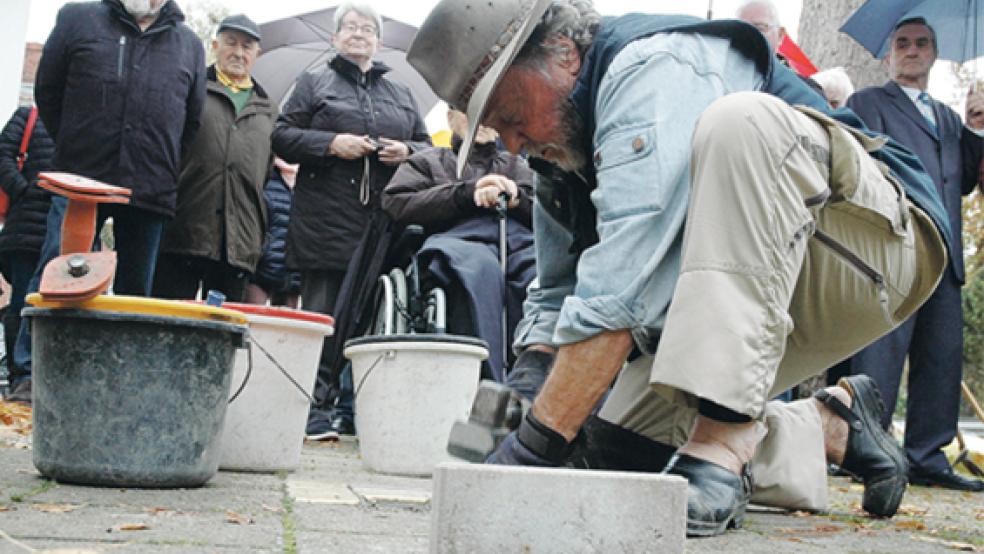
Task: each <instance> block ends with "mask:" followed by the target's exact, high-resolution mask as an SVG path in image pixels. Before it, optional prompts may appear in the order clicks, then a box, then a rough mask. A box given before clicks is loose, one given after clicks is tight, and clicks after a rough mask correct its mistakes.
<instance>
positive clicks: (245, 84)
mask: <svg viewBox="0 0 984 554" xmlns="http://www.w3.org/2000/svg"><path fill="white" fill-rule="evenodd" d="M215 77H216V78H217V79H218V80H219V82H220V83H222V86H224V87H226V88H228V89H229V90H231V91H232V93H233V94H238V93H239V91H241V90H249V89H251V88H253V80H252V79H250V77H249V75H247V76H246V78H245V79H243V80H242V81H239V82H238V83H237V82H235V81H233V80H232V78H231V77H229V76H228V75H226V74H225V73H222V70H221V69H219V66H218V65H216V66H215Z"/></svg>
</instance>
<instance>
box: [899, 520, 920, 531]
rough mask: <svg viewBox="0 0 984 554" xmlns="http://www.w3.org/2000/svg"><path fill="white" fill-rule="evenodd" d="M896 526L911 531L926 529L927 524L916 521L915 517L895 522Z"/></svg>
mask: <svg viewBox="0 0 984 554" xmlns="http://www.w3.org/2000/svg"><path fill="white" fill-rule="evenodd" d="M895 528H896V529H905V530H909V531H925V530H926V525H925V524H924V523H922V522H921V521H916V520H914V519H906V520H902V521H897V522H895Z"/></svg>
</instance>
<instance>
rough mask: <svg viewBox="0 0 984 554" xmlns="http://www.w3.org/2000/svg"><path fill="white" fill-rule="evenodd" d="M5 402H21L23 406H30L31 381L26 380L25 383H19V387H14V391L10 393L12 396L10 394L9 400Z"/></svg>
mask: <svg viewBox="0 0 984 554" xmlns="http://www.w3.org/2000/svg"><path fill="white" fill-rule="evenodd" d="M4 400H6V401H7V402H20V403H22V404H30V403H31V380H30V379H24V380H23V381H21V382H20V383H18V384H17V386H16V387H14V389H13V390H12V391H10V394H8V395H7V398H5V399H4Z"/></svg>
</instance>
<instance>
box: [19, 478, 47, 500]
mask: <svg viewBox="0 0 984 554" xmlns="http://www.w3.org/2000/svg"><path fill="white" fill-rule="evenodd" d="M57 486H58V484H57V483H55V482H54V481H53V480H51V479H45V478H42V480H41V483H40V484H39V485H37V486H36V487H34V488H33V489H28V490H27V492H23V493H20V494H12V495H10V501H11V502H17V503H20V502H26V501H27V499H29V498H33V497H35V496H37V495H39V494H42V493H45V492H48V491H49V490H51V489H53V488H55V487H57Z"/></svg>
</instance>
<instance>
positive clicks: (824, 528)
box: [813, 525, 844, 533]
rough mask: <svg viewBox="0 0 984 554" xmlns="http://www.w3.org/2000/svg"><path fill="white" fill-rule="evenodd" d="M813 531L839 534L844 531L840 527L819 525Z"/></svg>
mask: <svg viewBox="0 0 984 554" xmlns="http://www.w3.org/2000/svg"><path fill="white" fill-rule="evenodd" d="M813 529H814V531H816V532H818V533H839V532H841V531H843V530H844V528H843V527H841V526H840V525H817V526H816V527H814V528H813Z"/></svg>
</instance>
